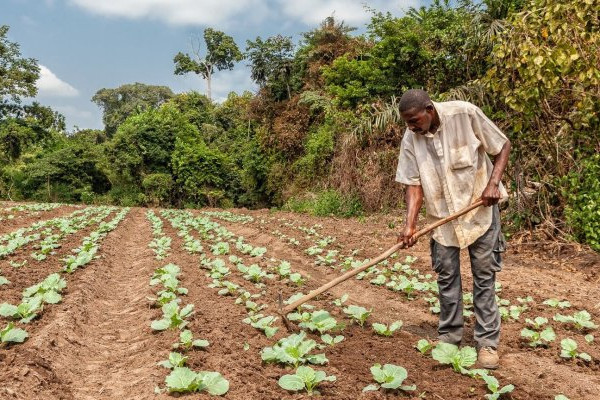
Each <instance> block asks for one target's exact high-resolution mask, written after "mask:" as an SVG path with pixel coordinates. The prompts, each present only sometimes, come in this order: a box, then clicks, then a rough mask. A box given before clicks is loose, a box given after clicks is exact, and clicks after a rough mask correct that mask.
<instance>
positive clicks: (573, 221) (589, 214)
mask: <svg viewBox="0 0 600 400" xmlns="http://www.w3.org/2000/svg"><path fill="white" fill-rule="evenodd" d="M562 183H563V185H562V187H563V196H565V198H566V201H567V206H566V208H565V216H566V218H567V223H568V224H569V226H571V227H572V229H573V233H574V236H575V238H576V239H577V240H579V241H580V242H582V243H587V244H589V245H590V247H592V248H593V249H594V250H597V251H600V154H595V155H593V156H590V157H589V158H586V159H584V160H582V161H581V164H580V166H579V168H577V169H576V170H574V171H571V172H569V174H568V175H567V176H566V177H564V178H563V180H562Z"/></svg>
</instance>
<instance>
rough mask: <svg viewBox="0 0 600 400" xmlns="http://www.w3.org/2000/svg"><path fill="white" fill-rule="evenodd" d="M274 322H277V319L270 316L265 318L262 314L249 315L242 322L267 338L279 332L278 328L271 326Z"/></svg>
mask: <svg viewBox="0 0 600 400" xmlns="http://www.w3.org/2000/svg"><path fill="white" fill-rule="evenodd" d="M275 321H277V317H274V316H272V315H267V316H266V317H265V316H263V315H262V314H256V315H251V316H249V317H248V318H245V319H244V320H243V322H244V323H246V324H250V326H252V327H253V328H256V329H258V330H261V331H263V332H264V333H265V335H266V336H267V337H268V338H270V337H272V336H274V335H275V333H277V331H278V330H279V328H276V327H273V326H271V325H272V324H273V322H275Z"/></svg>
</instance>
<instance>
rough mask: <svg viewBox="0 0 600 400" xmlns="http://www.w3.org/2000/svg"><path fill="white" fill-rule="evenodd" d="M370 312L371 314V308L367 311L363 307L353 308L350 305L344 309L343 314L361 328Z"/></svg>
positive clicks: (353, 306)
mask: <svg viewBox="0 0 600 400" xmlns="http://www.w3.org/2000/svg"><path fill="white" fill-rule="evenodd" d="M371 312H373V309H372V308H371V309H370V310H367V309H366V308H364V307H361V306H355V305H350V306H348V307H346V308H344V313H345V314H346V315H348V316H349V317H350V318H352V319H353V320H354V321H356V323H357V324H358V325H360V326H361V327H363V326H364V324H365V321H366V320H367V318H369V315H371Z"/></svg>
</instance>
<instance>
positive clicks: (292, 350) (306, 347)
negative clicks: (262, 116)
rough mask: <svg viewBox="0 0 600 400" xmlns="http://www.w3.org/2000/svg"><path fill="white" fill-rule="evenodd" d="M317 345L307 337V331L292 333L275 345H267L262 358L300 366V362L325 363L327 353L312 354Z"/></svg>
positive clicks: (267, 360)
mask: <svg viewBox="0 0 600 400" xmlns="http://www.w3.org/2000/svg"><path fill="white" fill-rule="evenodd" d="M316 347H317V343H316V342H315V341H314V340H312V339H306V332H304V331H302V332H300V333H298V334H294V335H290V336H288V337H286V338H283V339H280V340H279V341H277V343H276V344H275V345H274V346H273V347H265V348H264V349H263V350H262V352H261V358H262V360H263V361H266V362H278V363H281V364H289V365H293V366H294V367H298V366H299V365H300V364H305V363H311V364H325V363H327V362H328V360H327V358H326V357H325V354H310V352H311V351H312V350H314V349H315V348H316Z"/></svg>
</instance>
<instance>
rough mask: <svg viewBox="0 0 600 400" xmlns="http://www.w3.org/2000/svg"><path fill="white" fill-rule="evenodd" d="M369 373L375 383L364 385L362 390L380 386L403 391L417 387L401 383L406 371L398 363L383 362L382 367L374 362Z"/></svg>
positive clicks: (375, 388)
mask: <svg viewBox="0 0 600 400" xmlns="http://www.w3.org/2000/svg"><path fill="white" fill-rule="evenodd" d="M371 374H372V375H373V379H375V381H376V382H377V383H376V384H371V385H368V386H366V387H365V388H364V389H363V392H368V391H373V390H379V388H380V387H382V388H384V389H399V390H403V391H413V390H415V389H416V388H417V386H416V385H411V386H406V385H402V383H404V380H405V379H406V378H407V377H408V372H406V369H405V368H403V367H400V366H398V365H394V364H385V365H384V366H383V367H382V366H381V364H375V365H373V366H372V367H371Z"/></svg>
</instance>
